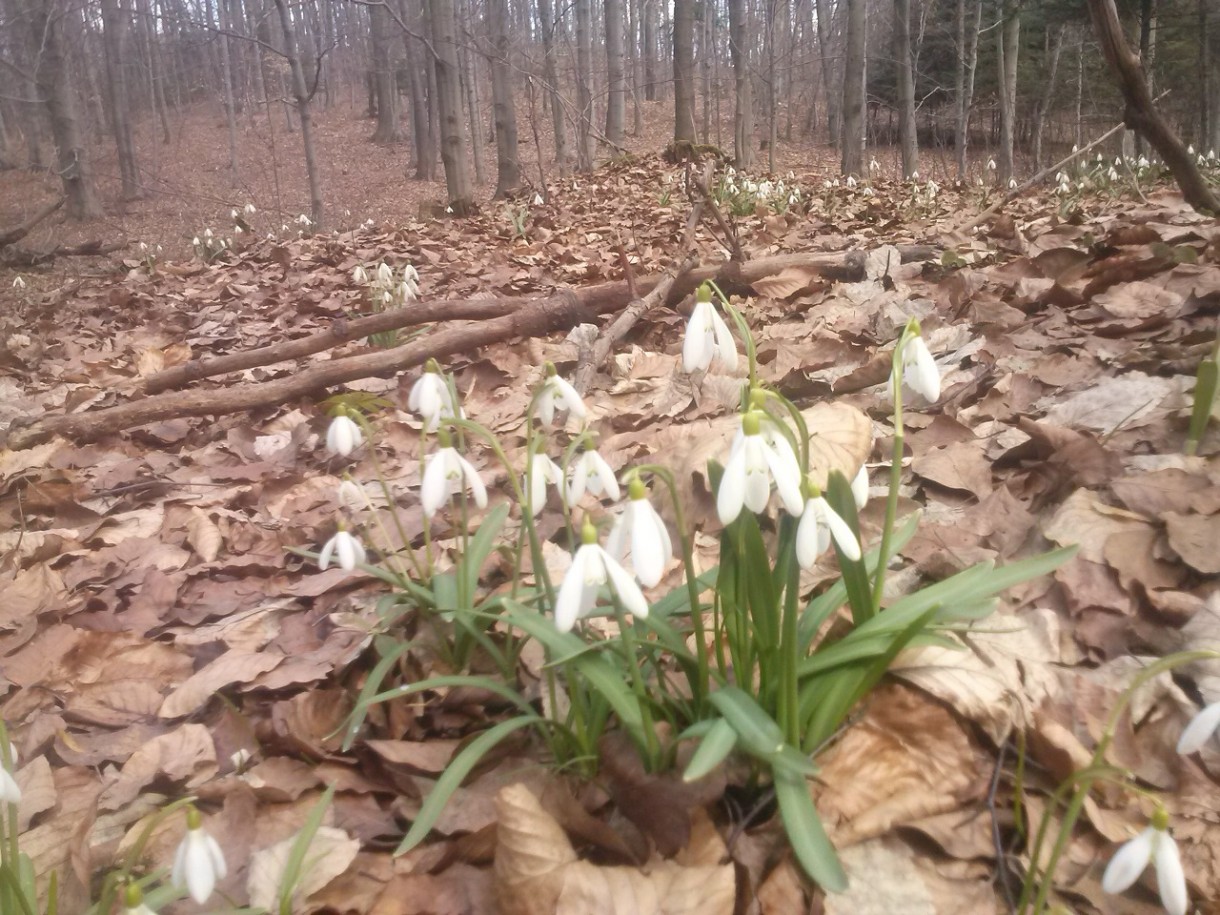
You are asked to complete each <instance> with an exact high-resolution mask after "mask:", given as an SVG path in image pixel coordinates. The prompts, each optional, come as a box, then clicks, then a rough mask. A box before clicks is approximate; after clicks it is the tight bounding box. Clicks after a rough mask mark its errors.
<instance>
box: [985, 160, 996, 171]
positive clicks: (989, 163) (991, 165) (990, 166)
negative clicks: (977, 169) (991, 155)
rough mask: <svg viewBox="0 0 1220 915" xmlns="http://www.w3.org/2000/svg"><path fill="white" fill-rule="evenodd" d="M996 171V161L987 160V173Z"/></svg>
mask: <svg viewBox="0 0 1220 915" xmlns="http://www.w3.org/2000/svg"><path fill="white" fill-rule="evenodd" d="M995 170H996V164H995V159H988V160H987V171H989V172H994V171H995Z"/></svg>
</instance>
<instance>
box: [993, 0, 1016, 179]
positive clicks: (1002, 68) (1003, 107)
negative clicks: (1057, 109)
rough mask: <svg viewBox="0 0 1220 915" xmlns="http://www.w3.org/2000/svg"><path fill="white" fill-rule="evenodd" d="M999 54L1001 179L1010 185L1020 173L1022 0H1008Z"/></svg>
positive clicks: (999, 40)
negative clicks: (1017, 156) (1017, 144)
mask: <svg viewBox="0 0 1220 915" xmlns="http://www.w3.org/2000/svg"><path fill="white" fill-rule="evenodd" d="M1003 11H1004V20H1003V23H1002V24H1001V26H1000V31H999V38H998V45H997V49H996V50H997V51H998V54H997V55H996V60H997V63H998V64H999V90H1000V157H999V179H1000V181H1001V182H1002V183H1003V184H1005V185H1007V184H1008V182H1009V181H1010V180H1011V179H1012V177H1013V175H1014V174H1015V173H1016V165H1015V162H1014V160H1013V156H1014V152H1015V151H1014V143H1015V140H1016V125H1017V55H1018V54H1019V53H1020V48H1021V11H1020V0H1004V5H1003Z"/></svg>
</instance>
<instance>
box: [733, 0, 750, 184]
mask: <svg viewBox="0 0 1220 915" xmlns="http://www.w3.org/2000/svg"><path fill="white" fill-rule="evenodd" d="M749 50H750V49H749V45H748V44H747V40H746V4H745V0H729V56H730V57H731V58H732V60H733V90H734V91H733V97H734V107H733V161H734V163H735V164H736V165H737V167H738V168H742V169H748V168H751V167H753V165H754V99H753V93H752V92H751V84H750V66H749Z"/></svg>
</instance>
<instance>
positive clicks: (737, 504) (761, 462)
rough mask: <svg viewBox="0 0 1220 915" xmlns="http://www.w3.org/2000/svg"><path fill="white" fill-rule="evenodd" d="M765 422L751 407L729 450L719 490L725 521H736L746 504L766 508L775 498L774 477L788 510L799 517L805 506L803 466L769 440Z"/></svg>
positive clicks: (718, 502) (718, 501)
mask: <svg viewBox="0 0 1220 915" xmlns="http://www.w3.org/2000/svg"><path fill="white" fill-rule="evenodd" d="M761 426H762V417H761V416H760V415H759V413H758V412H757V411H753V410H751V411H750V412H748V413H746V414H745V415H744V416H743V417H742V418H741V428H742V437H741V440H740V441H739V442H737V443H735V444H734V446H733V449H732V450H731V451H730V452H729V459H728V460H727V461H726V462H725V465H724V474H723V475H722V476H721V478H720V491H719V492H717V493H716V513H717V514H718V515H719V516H720V523H721V524H725V525H728V524H732V523H733V522H734V521H736V520H737V516H738V515H739V514H741V509H742V506H743V505H744V506H745V507H746V508H748V509H749V510H750V511H752V512H756V513H757V512H761V511H763V510H764V509H765V508H766V507H767V502H768V501H770V499H771V484H772V481H774V483H775V488H776V491H777V492H778V493H779V496H780V501H781V502H782V503H783V506H784V510H785V511H786V512H788V514H790V515H792V516H794V517H795V516H797V515H799V514H800V513H801V511H802V510H803V509H804V505H805V500H804V499H803V498H802V496H801V478H800V470H799V467H794V466H793V465H792V464H791V463H789V462H788V461H787V460H786V459H785V458H783V457H781V456H780V454H779V453H778V452H777V451H776V449H774V448H772V447H771V446H770V445H768V444H767V442H766V439H765V438H764V437H763V435H762V432H761ZM794 471H795V472H794Z"/></svg>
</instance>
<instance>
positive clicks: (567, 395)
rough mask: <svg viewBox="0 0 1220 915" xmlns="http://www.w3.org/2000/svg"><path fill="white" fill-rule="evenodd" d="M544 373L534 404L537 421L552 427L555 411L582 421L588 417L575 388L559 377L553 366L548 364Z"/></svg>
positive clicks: (586, 409)
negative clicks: (539, 420)
mask: <svg viewBox="0 0 1220 915" xmlns="http://www.w3.org/2000/svg"><path fill="white" fill-rule="evenodd" d="M544 371H545V372H546V377H545V378H544V379H543V382H542V390H540V391H539V392H538V402H537V404H536V406H537V410H538V417H539V419H541V420H542V422H543V423H544V424H546V425H548V426H550V425H552V424H553V423H554V421H555V411H556V410H557V409H558V410H567V411H568V415H569V416H574V417H576V418H577V419H584V418H585V417H586V416H588V415H589V410H588V408H587V407H586V406H585V402H584V401H583V400H581V399H580V395H579V394H577V393H576V388H574V387H572V385H571V384H569V383H568V382H567V381H566V380H564V379H563V378H560V377H559V375H558V373H557V372H556V371H555V366H554V365H553V364H552V363H550V362H548V363H547V364H546V368H545V369H544Z"/></svg>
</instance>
